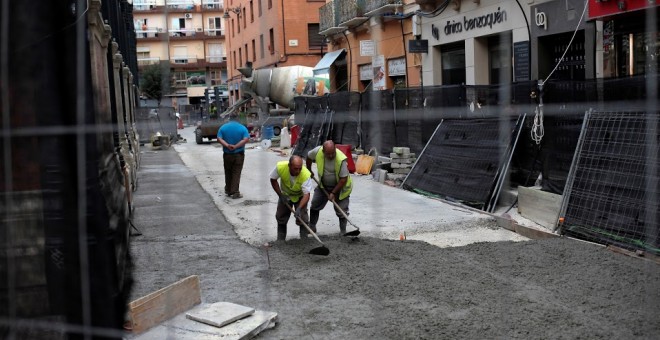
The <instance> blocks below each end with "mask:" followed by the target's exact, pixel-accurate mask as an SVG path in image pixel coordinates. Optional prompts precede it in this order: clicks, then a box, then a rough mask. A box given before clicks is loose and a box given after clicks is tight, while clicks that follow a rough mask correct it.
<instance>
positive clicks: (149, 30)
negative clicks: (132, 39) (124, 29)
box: [135, 27, 163, 39]
mask: <svg viewBox="0 0 660 340" xmlns="http://www.w3.org/2000/svg"><path fill="white" fill-rule="evenodd" d="M162 32H163V29H162V28H161V27H142V28H140V29H136V30H135V36H136V37H137V38H138V39H144V38H158V33H162Z"/></svg>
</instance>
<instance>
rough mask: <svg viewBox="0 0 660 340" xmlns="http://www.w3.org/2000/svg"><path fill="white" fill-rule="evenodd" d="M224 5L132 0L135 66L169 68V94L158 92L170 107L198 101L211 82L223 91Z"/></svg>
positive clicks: (217, 0) (214, 0) (219, 0)
mask: <svg viewBox="0 0 660 340" xmlns="http://www.w3.org/2000/svg"><path fill="white" fill-rule="evenodd" d="M224 8H225V0H134V1H133V19H134V25H135V33H136V39H137V55H138V67H139V68H140V69H144V68H145V67H147V66H149V65H154V64H158V65H160V66H161V67H162V68H163V69H164V70H168V71H169V72H168V73H169V74H168V76H169V78H170V79H169V80H170V82H169V85H170V93H163V95H164V100H165V98H171V99H172V106H173V107H175V108H178V107H179V106H180V105H200V104H203V103H204V102H205V101H206V98H205V90H206V89H211V88H213V87H221V89H222V90H223V91H222V92H221V94H224V95H225V96H226V87H223V83H225V82H226V79H227V58H226V57H227V53H226V49H225V48H226V45H225V26H224V25H225V22H224V20H223V18H222V16H223V14H224ZM210 92H211V93H213V92H214V91H210ZM221 99H222V98H221ZM165 104H166V103H165Z"/></svg>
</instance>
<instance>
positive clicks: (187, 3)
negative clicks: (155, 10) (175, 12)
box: [166, 0, 195, 10]
mask: <svg viewBox="0 0 660 340" xmlns="http://www.w3.org/2000/svg"><path fill="white" fill-rule="evenodd" d="M166 3H167V8H169V9H185V10H193V9H195V2H194V1H193V0H167V1H166Z"/></svg>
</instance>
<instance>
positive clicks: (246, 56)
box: [245, 44, 250, 62]
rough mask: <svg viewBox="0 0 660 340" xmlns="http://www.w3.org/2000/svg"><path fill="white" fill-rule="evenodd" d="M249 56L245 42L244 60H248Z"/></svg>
mask: <svg viewBox="0 0 660 340" xmlns="http://www.w3.org/2000/svg"><path fill="white" fill-rule="evenodd" d="M249 56H250V52H249V50H248V44H245V62H248V61H250V58H249Z"/></svg>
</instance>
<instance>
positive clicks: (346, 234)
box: [312, 176, 360, 237]
mask: <svg viewBox="0 0 660 340" xmlns="http://www.w3.org/2000/svg"><path fill="white" fill-rule="evenodd" d="M312 178H313V179H314V182H316V185H318V186H319V188H321V190H323V193H324V194H325V196H326V197H328V196H330V195H328V192H327V191H326V190H325V188H324V187H322V186H321V183H319V180H318V179H316V177H314V176H312ZM330 202H332V204H334V205H335V207H336V208H337V210H339V211H340V212H341V214H342V215H343V216H344V218H345V219H346V221H348V223H350V224H351V225H352V226H353V227H354V228H355V229H357V230H353V231H349V232H347V233H345V234H344V236H350V237H355V236H358V235H360V228H358V226H356V225H355V224H353V222H351V220H349V219H348V215H346V213H345V212H344V210H342V208H341V207H340V206H339V204H337V202H335V201H334V200H332V201H330Z"/></svg>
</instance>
